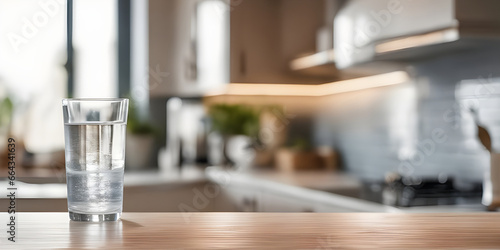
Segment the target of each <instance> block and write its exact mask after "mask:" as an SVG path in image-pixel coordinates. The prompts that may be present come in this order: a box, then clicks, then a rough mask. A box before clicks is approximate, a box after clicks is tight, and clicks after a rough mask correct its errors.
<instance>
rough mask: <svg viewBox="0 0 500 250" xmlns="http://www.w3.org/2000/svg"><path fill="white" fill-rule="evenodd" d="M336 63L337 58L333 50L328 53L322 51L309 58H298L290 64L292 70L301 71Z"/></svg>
mask: <svg viewBox="0 0 500 250" xmlns="http://www.w3.org/2000/svg"><path fill="white" fill-rule="evenodd" d="M334 61H335V56H334V52H333V49H331V50H327V51H321V52H318V53H316V54H312V55H309V56H304V57H300V58H297V59H295V60H293V61H292V62H290V68H291V69H292V70H301V69H306V68H311V67H314V66H318V65H323V64H327V63H332V62H334Z"/></svg>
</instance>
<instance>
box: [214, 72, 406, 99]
mask: <svg viewBox="0 0 500 250" xmlns="http://www.w3.org/2000/svg"><path fill="white" fill-rule="evenodd" d="M408 80H409V77H408V74H407V73H406V72H404V71H395V72H391V73H386V74H380V75H374V76H368V77H361V78H356V79H351V80H344V81H338V82H331V83H325V84H320V85H304V84H264V83H263V84H260V83H231V84H228V85H227V86H226V87H225V89H223V90H221V91H218V92H212V93H208V94H207V95H206V96H217V95H246V96H326V95H334V94H340V93H345V92H351V91H357V90H362V89H369V88H377V87H383V86H389V85H395V84H400V83H404V82H406V81H408Z"/></svg>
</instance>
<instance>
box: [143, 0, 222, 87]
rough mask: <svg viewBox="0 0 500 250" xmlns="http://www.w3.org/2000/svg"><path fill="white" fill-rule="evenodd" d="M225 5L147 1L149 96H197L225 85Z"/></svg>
mask: <svg viewBox="0 0 500 250" xmlns="http://www.w3.org/2000/svg"><path fill="white" fill-rule="evenodd" d="M229 7H230V6H229V5H228V4H227V1H223V0H150V1H149V69H145V70H144V78H146V79H147V78H149V89H150V96H152V97H165V96H181V97H199V96H202V95H203V94H204V93H206V92H207V91H210V90H212V89H216V88H218V87H221V86H224V85H225V84H227V83H228V82H229V48H230V44H229V25H230V23H229V15H230V8H229Z"/></svg>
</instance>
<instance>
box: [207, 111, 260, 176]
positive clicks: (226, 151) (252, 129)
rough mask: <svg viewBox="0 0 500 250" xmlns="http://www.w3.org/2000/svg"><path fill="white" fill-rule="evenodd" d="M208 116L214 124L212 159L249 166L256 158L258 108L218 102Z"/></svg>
mask: <svg viewBox="0 0 500 250" xmlns="http://www.w3.org/2000/svg"><path fill="white" fill-rule="evenodd" d="M208 115H209V117H210V119H211V125H212V126H211V127H212V133H211V135H209V148H210V149H209V158H210V159H209V161H211V163H212V164H216V165H223V164H230V165H234V166H236V167H248V166H249V165H250V164H251V163H252V162H253V159H254V157H255V150H254V145H255V142H256V141H257V136H258V132H259V112H258V110H256V109H254V108H252V107H250V106H247V105H241V104H215V105H212V106H210V107H209V109H208ZM217 155H218V156H217ZM221 156H222V157H221Z"/></svg>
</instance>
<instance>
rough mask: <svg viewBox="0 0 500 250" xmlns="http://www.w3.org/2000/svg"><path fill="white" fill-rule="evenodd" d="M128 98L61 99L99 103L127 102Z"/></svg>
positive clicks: (64, 99)
mask: <svg viewBox="0 0 500 250" xmlns="http://www.w3.org/2000/svg"><path fill="white" fill-rule="evenodd" d="M128 100H129V99H128V98H63V99H62V101H63V102H64V101H92V102H100V101H117V102H121V101H128Z"/></svg>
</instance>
